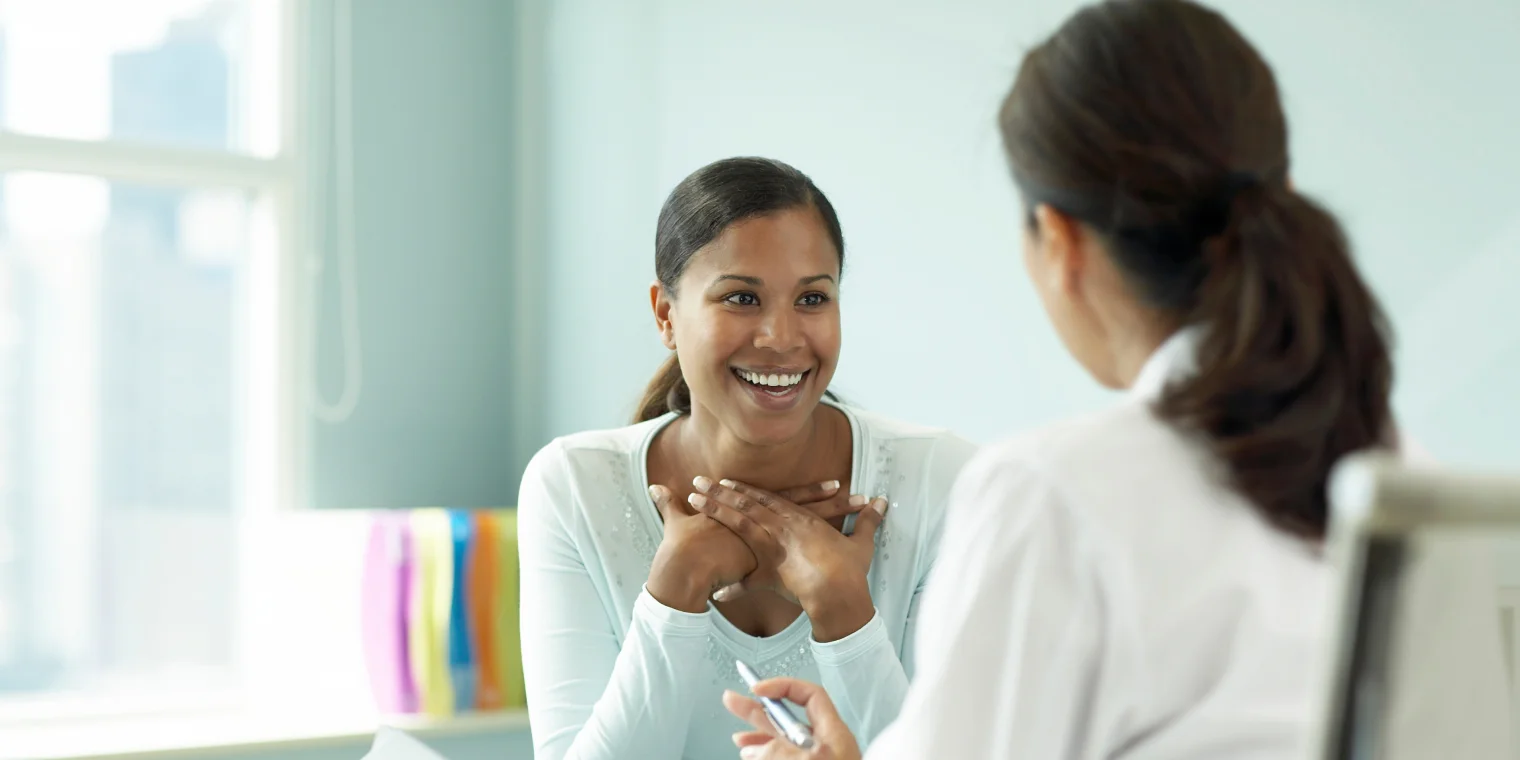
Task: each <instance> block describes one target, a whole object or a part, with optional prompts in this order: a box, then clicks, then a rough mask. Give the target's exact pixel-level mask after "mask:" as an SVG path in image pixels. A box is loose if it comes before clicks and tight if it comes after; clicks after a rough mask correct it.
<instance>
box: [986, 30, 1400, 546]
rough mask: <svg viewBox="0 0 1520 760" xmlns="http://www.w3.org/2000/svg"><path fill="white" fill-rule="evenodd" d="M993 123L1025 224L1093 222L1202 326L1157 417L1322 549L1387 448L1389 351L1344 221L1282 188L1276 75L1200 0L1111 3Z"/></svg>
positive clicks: (1170, 313)
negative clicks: (1060, 216)
mask: <svg viewBox="0 0 1520 760" xmlns="http://www.w3.org/2000/svg"><path fill="white" fill-rule="evenodd" d="M999 126H1000V128H1001V132H1002V137H1003V143H1004V146H1005V148H1006V149H1007V153H1008V158H1009V163H1010V168H1011V170H1012V173H1013V176H1014V180H1015V182H1016V183H1017V184H1018V186H1019V188H1020V190H1021V192H1022V194H1023V196H1024V200H1025V204H1026V206H1027V207H1028V208H1029V209H1030V223H1031V224H1033V223H1034V222H1033V214H1032V210H1033V208H1034V207H1035V206H1036V205H1039V204H1045V205H1049V206H1051V207H1052V208H1055V209H1056V210H1059V211H1061V212H1063V213H1065V214H1067V215H1069V216H1071V217H1074V218H1076V219H1079V220H1081V221H1082V222H1083V223H1084V224H1086V225H1087V226H1088V227H1090V228H1091V229H1092V230H1093V231H1094V232H1095V233H1096V234H1098V235H1099V237H1100V238H1102V239H1103V240H1104V241H1105V243H1106V245H1105V248H1106V250H1107V252H1108V253H1109V254H1110V256H1111V257H1112V258H1113V260H1114V262H1115V263H1116V264H1117V266H1118V268H1119V270H1120V271H1121V272H1123V274H1124V276H1125V278H1126V279H1127V280H1128V281H1129V283H1130V285H1131V286H1132V287H1133V288H1134V289H1135V290H1136V292H1137V293H1139V294H1140V295H1141V296H1142V297H1143V298H1144V300H1146V301H1147V302H1148V303H1149V304H1150V305H1151V306H1152V307H1153V308H1154V309H1156V311H1157V312H1158V313H1160V314H1161V315H1163V316H1164V317H1165V318H1167V319H1168V320H1170V321H1171V322H1172V323H1174V325H1175V326H1177V327H1182V326H1188V325H1192V326H1195V327H1196V329H1198V330H1199V331H1200V333H1201V338H1200V342H1199V350H1198V355H1197V359H1198V372H1197V373H1196V374H1195V375H1193V376H1191V377H1188V378H1183V379H1181V380H1179V381H1175V382H1173V383H1172V384H1171V385H1169V386H1168V387H1167V388H1166V389H1165V391H1164V392H1163V393H1162V395H1161V398H1160V400H1159V401H1158V402H1157V404H1156V413H1157V414H1158V415H1160V416H1161V417H1162V418H1163V419H1166V420H1168V421H1170V422H1173V423H1175V424H1176V425H1178V426H1179V427H1180V428H1182V429H1185V430H1189V431H1192V432H1193V433H1194V434H1197V435H1199V436H1200V437H1201V438H1202V439H1203V440H1204V441H1206V442H1207V444H1208V446H1209V448H1210V449H1211V450H1212V452H1213V453H1214V454H1215V456H1216V458H1217V460H1218V461H1219V462H1220V463H1221V464H1222V465H1223V466H1224V468H1225V471H1226V473H1227V475H1228V477H1229V480H1230V482H1231V484H1232V485H1233V486H1234V487H1235V488H1236V489H1237V490H1238V491H1239V492H1240V493H1241V494H1243V495H1244V496H1245V497H1246V498H1247V499H1249V500H1250V501H1251V502H1252V503H1253V504H1254V505H1255V506H1256V507H1257V508H1258V509H1259V510H1260V511H1261V513H1262V514H1263V516H1265V517H1266V518H1267V519H1268V520H1270V521H1271V522H1272V523H1274V524H1276V525H1278V526H1279V527H1281V528H1283V529H1284V530H1287V531H1290V532H1292V533H1295V534H1298V535H1303V536H1307V537H1319V536H1322V535H1323V533H1324V530H1325V524H1326V521H1327V512H1328V510H1327V504H1326V493H1325V484H1326V480H1327V478H1328V475H1329V471H1330V468H1331V467H1332V466H1333V465H1334V464H1335V462H1336V461H1337V460H1338V459H1339V458H1340V457H1342V456H1343V455H1345V454H1347V453H1349V452H1352V451H1356V450H1360V449H1364V448H1368V447H1374V446H1379V445H1384V444H1386V443H1387V442H1388V441H1387V437H1388V435H1389V433H1390V429H1391V419H1390V412H1389V395H1390V391H1391V386H1392V382H1393V369H1392V362H1391V359H1390V340H1391V339H1390V337H1389V336H1390V331H1389V327H1388V323H1387V320H1386V319H1385V317H1384V316H1383V312H1382V310H1381V308H1380V307H1379V306H1378V303H1377V300H1376V299H1375V298H1374V297H1373V295H1372V293H1371V291H1370V290H1369V289H1368V287H1367V285H1366V284H1365V282H1363V280H1362V277H1361V275H1360V274H1359V273H1358V272H1357V269H1356V266H1355V264H1354V263H1353V261H1352V258H1351V253H1350V248H1349V245H1348V243H1347V240H1346V236H1345V234H1344V233H1343V232H1342V230H1341V227H1340V225H1339V224H1338V223H1337V222H1336V221H1335V219H1334V217H1333V216H1331V215H1330V213H1329V212H1327V211H1326V210H1325V209H1324V208H1322V207H1320V206H1319V205H1318V204H1316V203H1315V202H1313V201H1311V200H1310V199H1308V198H1307V197H1305V196H1303V195H1302V194H1300V193H1298V192H1297V191H1295V190H1294V189H1293V187H1292V186H1291V184H1290V183H1289V181H1288V166H1289V161H1288V133H1287V124H1286V121H1285V119H1284V116H1283V112H1282V105H1281V103H1280V101H1279V98H1278V91H1277V84H1276V81H1275V78H1274V77H1273V75H1272V71H1271V69H1270V68H1269V67H1268V66H1267V64H1266V62H1265V61H1263V60H1262V58H1261V56H1260V55H1259V54H1258V53H1257V52H1256V50H1255V49H1254V48H1253V47H1252V46H1251V44H1250V43H1249V42H1248V41H1247V40H1245V39H1244V38H1243V37H1242V36H1241V35H1240V34H1239V32H1237V31H1236V30H1235V29H1234V27H1232V26H1231V25H1230V24H1229V22H1228V21H1226V20H1225V19H1224V18H1223V17H1222V16H1220V15H1219V14H1218V13H1216V12H1214V11H1211V10H1209V9H1206V8H1203V7H1201V6H1199V5H1196V4H1194V3H1192V2H1189V1H1188V0H1108V2H1102V3H1099V4H1097V5H1092V6H1089V7H1087V8H1085V9H1083V10H1081V11H1079V12H1078V13H1077V14H1076V15H1075V16H1073V17H1072V18H1071V19H1070V20H1068V21H1067V22H1066V24H1065V25H1063V26H1062V27H1061V29H1059V30H1058V31H1057V32H1056V33H1055V35H1053V36H1052V37H1051V38H1050V39H1049V40H1047V41H1045V42H1044V43H1042V44H1041V45H1039V46H1037V47H1036V48H1034V49H1033V50H1032V51H1030V53H1029V54H1028V56H1027V57H1026V58H1025V60H1024V63H1023V65H1022V66H1021V68H1020V70H1019V74H1018V78H1017V79H1016V81H1015V82H1014V86H1013V89H1012V91H1011V92H1010V93H1009V94H1008V97H1007V99H1006V100H1005V101H1004V103H1003V107H1002V111H1001V113H1000V115H999Z"/></svg>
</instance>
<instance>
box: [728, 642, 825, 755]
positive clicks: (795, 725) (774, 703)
mask: <svg viewBox="0 0 1520 760" xmlns="http://www.w3.org/2000/svg"><path fill="white" fill-rule="evenodd" d="M734 666H735V667H736V668H738V669H739V677H740V678H742V679H744V683H745V685H747V686H749V690H750V693H751V694H753V693H754V691H755V684H757V683H760V676H757V675H755V670H754V668H751V667H750V666H748V665H746V664H744V661H743V660H734ZM755 699H757V700H759V702H760V706H761V707H763V708H765V717H767V718H770V719H771V725H773V726H775V727H776V730H777V731H780V732H781V735H782V736H785V737H786V739H787V741H789V742H791V743H793V744H795V745H797V746H799V747H801V748H803V749H812V747H813V731H812V729H810V728H808V725H807V724H806V723H803V722H802V719H800V718H798V717H797V714H796V713H794V712H792V708H790V707H787V706H786V703H785V702H782V701H781V700H779V699H771V698H770V697H762V696H760V695H758V694H757V695H755Z"/></svg>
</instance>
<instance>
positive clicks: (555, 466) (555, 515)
mask: <svg viewBox="0 0 1520 760" xmlns="http://www.w3.org/2000/svg"><path fill="white" fill-rule="evenodd" d="M566 470H567V468H566V466H565V457H564V454H563V452H561V451H557V450H556V449H555V447H554V446H553V445H551V446H550V447H549V448H546V449H545V450H544V451H542V452H540V453H539V454H538V456H536V457H534V459H533V461H532V463H530V464H529V465H528V468H527V471H526V472H525V473H524V475H523V483H522V491H521V494H520V496H519V499H518V541H519V545H520V547H519V557H520V562H521V566H522V571H521V582H522V589H521V594H522V654H523V675H524V679H525V681H526V686H527V697H528V705H529V710H528V718H529V723H530V726H531V729H532V733H533V743H534V755H533V756H534V757H536V758H540V760H603V759H609V760H610V759H611V758H624V757H650V758H677V757H680V756H681V752H682V748H683V746H684V744H685V740H686V735H687V732H688V728H689V723H690V721H691V715H692V710H693V707H694V705H695V702H696V699H697V687H698V685H699V684H700V683H702V682H703V681H705V680H707V679H709V678H710V676H711V672H710V671H711V665H710V663H709V662H708V660H707V658H706V652H707V621H706V615H705V614H691V613H686V612H681V611H678V610H673V609H670V608H668V607H665V606H664V605H662V604H660V603H659V602H657V601H655V599H654V598H653V597H651V596H650V595H649V592H648V591H647V590H646V591H644V592H642V593H641V594H640V595H639V597H638V599H637V601H636V602H635V603H634V611H633V619H632V621H631V622H630V624H629V627H628V632H627V636H626V638H625V639H624V641H623V642H622V643H621V645H620V644H619V642H618V635H617V630H616V629H615V628H614V623H613V621H612V619H611V617H610V607H608V606H607V605H606V604H604V602H603V599H602V598H601V596H600V595H599V594H598V593H597V589H596V586H595V585H594V584H593V582H592V580H591V576H590V574H589V573H588V572H587V570H586V564H585V561H584V560H583V558H582V555H581V552H580V550H579V547H578V546H577V545H576V542H575V540H574V539H573V537H572V533H571V531H570V530H569V528H568V527H567V525H566V523H567V521H568V519H569V514H570V513H571V512H572V509H571V507H572V506H573V504H572V502H571V499H572V498H573V493H572V492H571V487H570V481H569V477H568V473H567V472H566Z"/></svg>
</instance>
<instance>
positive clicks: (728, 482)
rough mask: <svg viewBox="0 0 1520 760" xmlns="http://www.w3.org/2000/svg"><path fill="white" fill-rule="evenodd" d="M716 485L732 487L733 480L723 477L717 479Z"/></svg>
mask: <svg viewBox="0 0 1520 760" xmlns="http://www.w3.org/2000/svg"><path fill="white" fill-rule="evenodd" d="M718 485H720V486H723V487H724V488H733V487H734V481H732V480H729V479H727V478H724V479H723V480H720V481H718Z"/></svg>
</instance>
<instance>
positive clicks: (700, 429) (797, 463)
mask: <svg viewBox="0 0 1520 760" xmlns="http://www.w3.org/2000/svg"><path fill="white" fill-rule="evenodd" d="M835 417H838V418H839V419H838V421H835V420H834V419H833V418H835ZM843 420H844V417H843V415H842V414H841V413H839V412H836V411H834V410H833V409H832V408H831V407H829V406H827V405H825V404H819V405H818V407H817V408H816V409H815V410H814V411H813V414H812V415H811V416H809V417H808V422H807V424H806V425H804V426H803V428H802V429H801V430H800V431H798V433H797V435H795V436H793V437H792V438H791V439H790V440H787V441H785V442H782V443H778V444H774V445H766V446H760V445H755V444H752V443H749V442H747V441H744V440H742V439H740V438H739V437H738V436H736V435H734V434H733V432H732V431H730V430H729V429H728V428H727V427H726V426H724V425H723V423H722V422H721V421H720V420H718V419H717V418H716V417H714V416H713V415H711V414H708V413H707V412H705V411H704V410H703V409H701V408H700V407H697V408H694V409H693V410H692V413H691V414H689V415H687V416H686V417H683V418H682V419H680V420H678V421H677V424H676V425H675V426H673V427H674V428H675V429H674V430H672V431H671V432H672V433H674V434H675V435H674V440H673V441H672V443H674V444H676V445H675V447H674V448H675V450H676V453H677V454H678V456H679V459H680V462H681V469H689V470H691V471H692V472H693V474H695V475H706V476H707V477H710V478H713V479H714V480H718V479H722V478H730V479H732V480H737V481H740V482H742V483H748V484H750V485H753V486H756V487H759V488H764V489H766V490H771V491H777V490H781V489H785V488H792V487H795V486H801V485H806V484H808V483H810V482H812V480H822V479H825V478H830V477H833V478H837V477H839V475H840V474H839V473H837V472H835V471H836V470H837V469H838V465H837V464H836V463H837V462H838V461H840V460H839V459H838V458H836V457H837V453H838V452H839V451H840V449H841V445H842V448H843V453H844V454H845V456H844V458H843V459H844V461H848V455H849V444H848V438H849V434H848V433H847V432H843V431H842V430H841V429H842V428H844V427H845V425H843V424H840V423H841V422H843ZM842 432H843V434H842V435H841V433H842ZM841 439H843V440H841ZM846 469H848V465H846ZM829 473H832V474H829ZM843 474H844V475H845V476H848V471H846V472H845V473H843Z"/></svg>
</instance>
